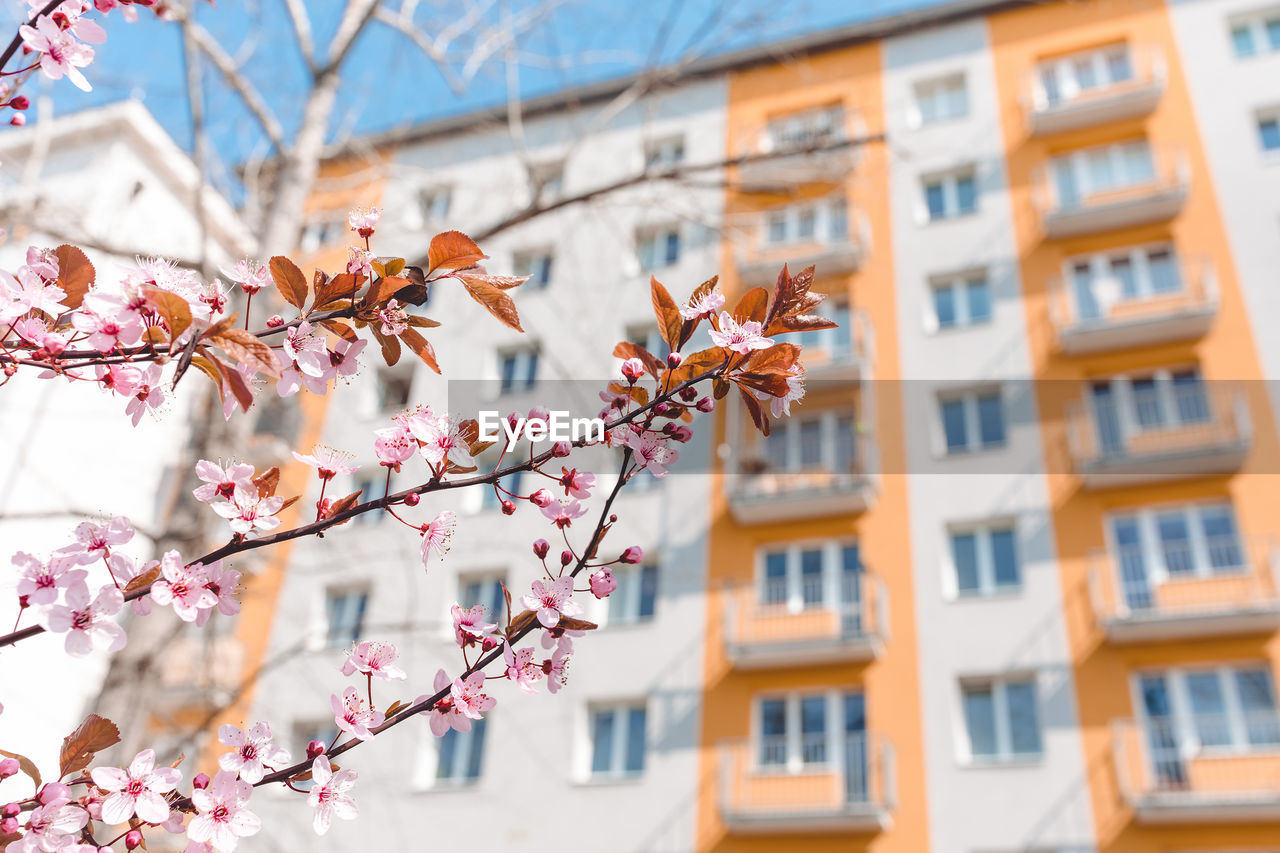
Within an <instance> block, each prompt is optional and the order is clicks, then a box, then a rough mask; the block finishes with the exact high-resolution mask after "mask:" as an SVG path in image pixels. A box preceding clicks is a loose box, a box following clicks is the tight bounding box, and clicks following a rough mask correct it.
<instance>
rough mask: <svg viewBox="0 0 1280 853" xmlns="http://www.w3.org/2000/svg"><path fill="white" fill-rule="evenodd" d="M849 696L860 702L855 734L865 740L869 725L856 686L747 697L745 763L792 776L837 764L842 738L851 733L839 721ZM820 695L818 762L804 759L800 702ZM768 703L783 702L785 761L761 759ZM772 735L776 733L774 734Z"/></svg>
mask: <svg viewBox="0 0 1280 853" xmlns="http://www.w3.org/2000/svg"><path fill="white" fill-rule="evenodd" d="M853 696H860V697H861V698H862V701H863V703H864V704H863V726H862V729H861V731H860V732H859V734H861V736H862V737H863V738H864V739H865V738H867V737H868V736H869V732H870V727H869V726H868V725H867V720H866V704H865V703H866V691H865V690H864V689H861V688H858V687H835V688H826V689H823V688H811V689H803V688H801V689H796V690H788V691H766V692H763V693H758V694H756V695H754V696H752V697H751V725H750V737H749V738H748V749H749V750H750V762H749V765H748V766H750V768H751V770H752V772H753V773H757V774H761V775H782V776H796V775H801V774H806V773H817V774H826V773H830V772H832V770H834V769H836V768H838V767H840V766H841V760H842V758H843V757H844V744H843V741H844V740H845V739H846V738H847V737H849V736H850V735H852V734H853V733H852V732H848V731H845V726H844V723H843V718H844V702H845V701H846V700H847V699H848V698H849V697H853ZM817 698H821V699H822V700H823V703H824V709H823V715H824V720H823V722H824V726H823V743H824V749H823V752H824V759H823V760H822V761H809V762H806V761H805V760H804V730H803V729H804V726H803V710H802V709H803V703H804V701H805V700H812V699H817ZM768 702H782V703H783V734H782V737H783V738H784V752H785V760H783V761H781V762H776V763H775V762H768V763H766V762H764V761H761V757H762V752H763V744H764V738H765V734H764V706H765V703H768ZM774 737H776V735H774Z"/></svg>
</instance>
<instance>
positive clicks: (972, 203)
mask: <svg viewBox="0 0 1280 853" xmlns="http://www.w3.org/2000/svg"><path fill="white" fill-rule="evenodd" d="M977 207H978V184H977V181H976V180H975V179H974V177H973V175H964V176H962V177H959V178H956V212H958V213H973V211H974V210H976V209H977Z"/></svg>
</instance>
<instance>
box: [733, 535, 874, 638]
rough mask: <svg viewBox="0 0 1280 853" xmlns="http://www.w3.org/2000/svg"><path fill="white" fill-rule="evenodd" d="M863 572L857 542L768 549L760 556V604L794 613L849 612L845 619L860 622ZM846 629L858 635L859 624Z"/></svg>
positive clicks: (809, 544) (816, 543) (808, 544)
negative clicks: (812, 611) (815, 611)
mask: <svg viewBox="0 0 1280 853" xmlns="http://www.w3.org/2000/svg"><path fill="white" fill-rule="evenodd" d="M862 572H863V566H862V558H861V556H860V554H859V550H858V545H857V543H856V542H811V543H805V544H798V545H789V546H780V547H771V548H768V549H765V550H764V551H763V552H762V553H761V556H760V569H759V572H758V575H757V576H758V578H759V598H760V603H761V604H766V605H780V606H785V607H787V608H788V609H790V610H792V611H796V612H798V611H800V610H809V609H826V610H832V609H837V608H839V609H841V610H845V611H847V612H848V618H850V619H855V620H856V619H860V618H861V613H862V609H861V608H860V607H859V606H858V604H859V602H860V601H861V592H862V586H861V585H862ZM844 605H850V606H849V607H844ZM845 628H846V632H847V633H850V634H851V635H856V634H860V633H861V631H860V630H859V629H860V628H861V625H860V624H852V623H851V624H849V625H846V626H845Z"/></svg>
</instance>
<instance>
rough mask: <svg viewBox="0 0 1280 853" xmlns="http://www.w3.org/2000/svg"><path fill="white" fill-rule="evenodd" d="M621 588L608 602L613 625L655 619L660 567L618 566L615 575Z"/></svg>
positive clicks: (609, 622) (614, 592)
mask: <svg viewBox="0 0 1280 853" xmlns="http://www.w3.org/2000/svg"><path fill="white" fill-rule="evenodd" d="M613 576H614V578H616V579H617V581H618V588H617V589H615V590H614V591H613V594H612V595H610V596H609V597H608V598H607V599H606V601H608V603H609V605H608V606H609V618H608V624H610V625H633V624H635V623H637V622H647V621H649V620H651V619H653V615H654V612H655V611H656V610H657V606H658V567H657V566H655V565H643V566H618V567H616V568H615V569H614V572H613Z"/></svg>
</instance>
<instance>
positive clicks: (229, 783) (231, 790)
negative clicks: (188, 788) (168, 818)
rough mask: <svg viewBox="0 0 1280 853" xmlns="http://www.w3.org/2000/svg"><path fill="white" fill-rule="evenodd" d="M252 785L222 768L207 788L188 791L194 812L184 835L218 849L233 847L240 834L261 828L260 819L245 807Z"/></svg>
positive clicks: (223, 851)
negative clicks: (194, 814)
mask: <svg viewBox="0 0 1280 853" xmlns="http://www.w3.org/2000/svg"><path fill="white" fill-rule="evenodd" d="M252 794H253V786H252V785H250V784H249V783H248V782H241V781H240V780H238V779H237V778H236V774H234V773H229V772H227V771H226V770H222V771H220V772H219V773H218V775H216V776H214V777H213V781H212V782H211V783H209V787H207V788H197V789H196V790H194V791H192V792H191V802H192V803H193V804H194V805H195V807H196V811H197V812H198V813H197V814H196V816H195V817H193V818H192V819H191V823H190V824H189V825H188V826H187V837H188V838H190V839H191V840H192V841H195V842H197V843H200V842H207V843H209V844H211V845H213V848H214V849H215V850H218V851H219V853H229V851H231V850H234V849H235V846H236V844H238V843H239V841H240V839H241V838H245V837H247V836H250V835H253V834H255V833H257V832H258V830H260V829H262V820H261V819H260V818H259V817H258V816H257V815H256V814H254V813H253V812H251V811H249V809H248V804H249V797H250V796H251V795H252Z"/></svg>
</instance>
